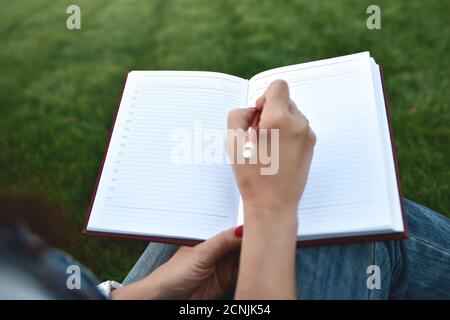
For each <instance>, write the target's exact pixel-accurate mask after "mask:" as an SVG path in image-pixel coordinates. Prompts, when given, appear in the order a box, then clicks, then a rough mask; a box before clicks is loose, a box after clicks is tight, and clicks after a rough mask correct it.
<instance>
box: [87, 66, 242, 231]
mask: <svg viewBox="0 0 450 320" xmlns="http://www.w3.org/2000/svg"><path fill="white" fill-rule="evenodd" d="M247 89H248V81H247V80H243V79H241V78H237V77H234V76H229V75H225V74H220V73H214V72H183V71H180V72H177V71H133V72H131V73H130V74H129V76H128V79H127V82H126V86H125V90H124V94H123V97H122V101H121V104H120V108H119V112H118V115H117V119H116V122H115V126H114V130H113V134H112V137H111V142H110V145H109V149H108V151H107V156H106V161H105V164H104V168H103V172H102V175H101V179H100V182H99V186H98V190H97V193H96V197H95V201H94V205H93V208H92V211H91V216H90V220H89V223H88V226H87V229H88V230H89V231H103V232H114V233H126V234H139V235H160V236H165V237H180V238H193V239H206V238H208V237H210V236H212V235H214V234H216V233H218V232H219V231H221V230H223V229H225V228H227V227H230V226H232V225H235V224H236V220H237V217H236V214H237V207H238V202H239V195H238V190H237V188H236V186H235V182H234V178H233V174H232V171H231V168H230V166H229V165H227V164H224V163H222V164H220V163H219V164H214V163H209V164H208V163H206V164H205V159H203V158H202V152H204V149H205V146H206V145H207V144H208V141H205V135H206V133H207V132H208V130H211V129H216V130H219V131H220V132H221V133H223V136H224V137H225V128H226V119H227V113H228V111H229V110H231V109H233V108H236V107H238V106H245V105H246V103H247ZM182 140H183V141H184V142H185V143H186V142H189V141H190V145H191V149H190V150H191V151H190V157H188V158H189V159H191V160H192V161H191V162H190V163H189V162H180V161H178V160H176V159H175V160H176V161H174V158H173V154H172V153H173V152H174V150H176V149H174V147H176V145H177V144H178V145H179V144H180V143H181V141H182ZM221 143H223V141H222V142H221ZM188 144H189V143H188ZM183 146H186V144H183ZM183 150H187V149H183ZM185 154H186V152H185ZM188 154H189V153H188ZM224 157H225V159H226V154H224ZM177 159H178V158H177Z"/></svg>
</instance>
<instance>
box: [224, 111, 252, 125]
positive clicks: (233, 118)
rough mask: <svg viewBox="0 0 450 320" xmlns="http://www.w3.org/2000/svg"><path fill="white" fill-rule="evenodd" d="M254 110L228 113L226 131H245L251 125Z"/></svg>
mask: <svg viewBox="0 0 450 320" xmlns="http://www.w3.org/2000/svg"><path fill="white" fill-rule="evenodd" d="M254 113H255V108H245V109H234V110H231V111H230V112H229V113H228V129H243V130H247V129H248V127H249V126H250V125H251V122H252V119H253V114H254Z"/></svg>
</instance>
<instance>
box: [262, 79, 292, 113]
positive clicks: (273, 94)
mask: <svg viewBox="0 0 450 320" xmlns="http://www.w3.org/2000/svg"><path fill="white" fill-rule="evenodd" d="M264 96H265V102H266V103H265V104H266V105H267V106H269V105H271V103H272V102H280V103H282V105H285V106H286V107H287V106H288V103H289V86H288V84H287V82H286V81H284V80H275V81H273V82H272V83H271V84H270V85H269V87H268V88H267V90H266V92H265V93H264ZM269 102H270V103H269Z"/></svg>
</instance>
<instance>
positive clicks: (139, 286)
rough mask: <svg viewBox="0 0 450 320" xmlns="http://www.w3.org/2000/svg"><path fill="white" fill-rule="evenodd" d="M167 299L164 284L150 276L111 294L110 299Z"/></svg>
mask: <svg viewBox="0 0 450 320" xmlns="http://www.w3.org/2000/svg"><path fill="white" fill-rule="evenodd" d="M168 298H169V297H167V295H166V288H165V286H164V284H163V283H162V282H161V281H160V279H159V278H158V277H155V276H153V275H152V274H151V275H149V276H147V277H146V278H144V279H142V280H139V281H136V282H134V283H132V284H129V285H127V286H124V287H122V288H118V289H116V290H114V291H112V292H111V299H113V300H128V299H133V300H158V299H168Z"/></svg>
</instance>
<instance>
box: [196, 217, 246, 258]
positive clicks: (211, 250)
mask: <svg viewBox="0 0 450 320" xmlns="http://www.w3.org/2000/svg"><path fill="white" fill-rule="evenodd" d="M241 242H242V226H241V227H234V228H230V229H227V230H224V231H222V232H220V233H219V234H217V235H215V236H213V237H212V238H209V239H208V240H206V241H204V242H202V243H200V244H198V245H197V250H198V251H199V252H201V254H202V255H203V257H204V259H205V260H206V261H205V262H207V263H210V264H214V263H216V262H217V260H219V259H220V258H222V257H224V256H225V255H227V254H228V253H230V252H232V251H234V250H237V249H238V248H239V247H240V246H241Z"/></svg>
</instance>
